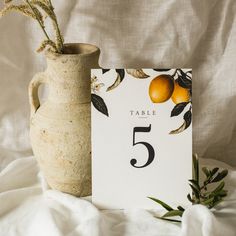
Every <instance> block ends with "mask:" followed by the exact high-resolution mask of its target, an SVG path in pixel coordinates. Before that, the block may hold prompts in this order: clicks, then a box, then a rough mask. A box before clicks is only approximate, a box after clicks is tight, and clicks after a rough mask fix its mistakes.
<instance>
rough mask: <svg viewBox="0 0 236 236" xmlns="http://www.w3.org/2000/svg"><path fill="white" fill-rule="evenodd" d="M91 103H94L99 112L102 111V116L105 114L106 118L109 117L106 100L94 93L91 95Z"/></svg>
mask: <svg viewBox="0 0 236 236" xmlns="http://www.w3.org/2000/svg"><path fill="white" fill-rule="evenodd" d="M91 101H92V104H93V106H94V107H95V108H96V109H97V110H98V111H100V112H101V113H102V114H104V115H106V116H109V114H108V110H107V106H106V103H105V102H104V100H103V99H102V98H101V97H100V96H98V95H97V94H94V93H92V94H91Z"/></svg>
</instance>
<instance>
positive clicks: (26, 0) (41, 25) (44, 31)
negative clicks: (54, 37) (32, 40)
mask: <svg viewBox="0 0 236 236" xmlns="http://www.w3.org/2000/svg"><path fill="white" fill-rule="evenodd" d="M25 2H26V3H27V4H28V5H29V7H30V9H31V10H32V12H33V13H34V14H35V17H36V20H37V21H38V23H39V25H40V27H41V28H42V30H43V33H44V34H45V36H46V38H47V39H48V40H51V39H50V38H49V36H48V34H47V32H46V30H45V27H44V25H43V24H42V22H41V20H40V19H39V17H38V15H37V13H36V12H35V10H34V8H33V7H32V5H31V4H30V2H29V0H25Z"/></svg>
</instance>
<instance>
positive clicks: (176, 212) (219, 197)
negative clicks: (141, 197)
mask: <svg viewBox="0 0 236 236" xmlns="http://www.w3.org/2000/svg"><path fill="white" fill-rule="evenodd" d="M202 171H203V173H204V175H205V180H204V181H203V182H201V183H200V180H199V159H198V156H197V155H196V154H195V155H193V179H190V180H189V185H190V187H191V189H192V194H188V195H187V198H188V200H189V201H190V202H191V203H192V204H193V205H195V204H201V205H204V206H206V207H207V208H209V209H212V208H213V207H215V206H217V205H218V204H219V203H220V202H222V201H223V199H224V198H225V197H226V196H227V193H228V191H227V190H225V189H224V187H225V182H224V181H222V180H223V179H224V178H225V177H226V176H227V174H228V170H222V171H219V168H218V167H215V168H213V169H209V168H207V167H203V168H202ZM217 182H218V183H219V184H218V185H217V187H216V188H215V189H214V190H212V191H210V190H209V186H210V185H211V184H214V183H217ZM149 199H151V200H153V201H154V202H156V203H158V204H159V205H161V206H162V207H163V208H164V209H166V210H167V213H165V214H164V215H163V216H161V217H156V218H159V219H162V220H167V221H171V222H181V221H180V220H176V219H170V218H169V217H174V216H179V217H182V215H183V213H184V211H185V209H184V208H183V207H182V206H178V207H177V208H176V209H175V208H173V207H171V206H169V205H168V204H166V203H165V202H163V201H161V200H159V199H157V198H153V197H149Z"/></svg>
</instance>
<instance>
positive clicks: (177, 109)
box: [170, 102, 188, 117]
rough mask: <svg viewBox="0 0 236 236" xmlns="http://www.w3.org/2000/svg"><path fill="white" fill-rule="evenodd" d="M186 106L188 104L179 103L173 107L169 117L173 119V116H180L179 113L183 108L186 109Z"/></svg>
mask: <svg viewBox="0 0 236 236" xmlns="http://www.w3.org/2000/svg"><path fill="white" fill-rule="evenodd" d="M187 104H188V102H181V103H179V104H177V105H175V107H174V108H173V110H172V111H171V115H170V116H171V117H173V116H178V115H179V114H181V112H182V111H183V110H184V108H185V107H186V105H187Z"/></svg>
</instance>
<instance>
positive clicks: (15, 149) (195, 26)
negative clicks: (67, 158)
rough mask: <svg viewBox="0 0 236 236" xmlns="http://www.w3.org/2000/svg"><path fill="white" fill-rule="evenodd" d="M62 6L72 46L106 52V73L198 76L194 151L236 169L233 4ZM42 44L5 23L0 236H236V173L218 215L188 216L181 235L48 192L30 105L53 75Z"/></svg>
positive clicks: (0, 38) (21, 25) (0, 55)
mask: <svg viewBox="0 0 236 236" xmlns="http://www.w3.org/2000/svg"><path fill="white" fill-rule="evenodd" d="M54 5H55V7H56V11H57V14H58V17H59V21H60V25H61V28H62V31H63V34H64V36H65V41H66V42H86V43H92V44H95V45H97V46H98V47H100V48H101V51H102V54H101V59H100V65H101V66H102V67H104V68H109V67H112V68H123V67H126V68H127V67H130V68H131V67H136V68H139V67H140V68H144V67H146V68H167V67H168V68H175V67H187V68H189V67H192V68H193V82H194V85H193V102H194V104H193V105H194V120H193V141H194V151H195V152H198V153H199V155H200V156H201V157H203V158H213V159H217V160H220V161H222V162H225V163H228V164H230V165H233V166H236V158H235V154H236V148H235V143H236V119H235V115H236V109H235V101H236V79H235V77H236V66H235V58H236V46H235V41H236V1H235V0H224V1H222V0H211V1H207V0H202V1H196V0H159V1H156V0H149V1H141V0H126V1H117V0H109V1H105V0H80V1H77V0H70V1H64V0H57V1H54ZM0 6H2V5H1V4H0ZM42 36H43V35H42V33H41V32H40V30H39V28H37V24H36V23H35V22H32V21H29V20H28V19H26V18H24V17H22V16H19V15H17V14H14V15H9V16H6V17H4V18H2V19H1V20H0V45H1V46H0V171H1V172H0V235H1V236H2V235H3V236H9V235H10V236H11V235H14V236H21V235H24V236H28V235H30V236H32V235H40V236H41V235H50V236H59V235H63V236H64V235H76V236H77V235H78V236H80V235H86V236H87V235H91V236H96V235H105V236H106V235H109V236H112V235H116V236H118V235H119V236H122V235H129V236H130V235H131V236H132V235H135V236H137V235H142V236H144V235H148V236H150V235H184V236H187V235H188V236H189V235H191V236H195V235H197V236H200V235H203V236H208V235H209V236H213V235H214V236H217V235H226V236H231V235H236V233H235V232H236V226H235V222H236V216H235V214H236V213H235V211H236V202H235V199H236V193H235V187H236V174H235V171H232V172H230V176H229V177H228V188H229V189H230V196H229V197H228V200H227V201H226V202H225V204H222V205H220V206H219V208H218V211H217V212H215V213H211V212H210V211H208V210H207V209H205V208H203V207H201V206H195V207H191V208H189V209H188V210H187V211H186V213H185V214H184V216H183V223H182V227H180V226H179V225H178V224H173V223H167V222H162V221H160V220H157V219H154V218H153V217H152V214H151V213H150V212H146V211H144V210H134V211H103V212H100V211H98V210H97V209H96V208H95V207H94V206H93V205H92V204H91V203H90V202H89V201H87V200H82V199H78V198H75V197H72V196H69V195H66V194H63V193H59V192H56V191H53V190H46V189H45V188H44V189H43V187H42V186H45V184H43V181H40V178H39V177H38V167H37V164H36V161H35V158H34V157H30V156H31V155H32V151H31V148H30V143H29V135H28V131H29V129H28V126H29V125H28V124H29V106H28V96H27V86H28V83H29V81H30V79H31V78H32V77H33V75H34V74H35V73H36V72H38V71H41V70H44V68H45V66H46V65H45V61H44V56H43V55H35V53H34V52H33V51H34V49H35V48H36V47H37V45H38V43H39V42H40V40H41V38H42ZM211 163H212V161H211ZM217 165H220V164H219V163H217ZM221 165H222V163H221ZM42 179H43V178H41V180H42Z"/></svg>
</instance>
